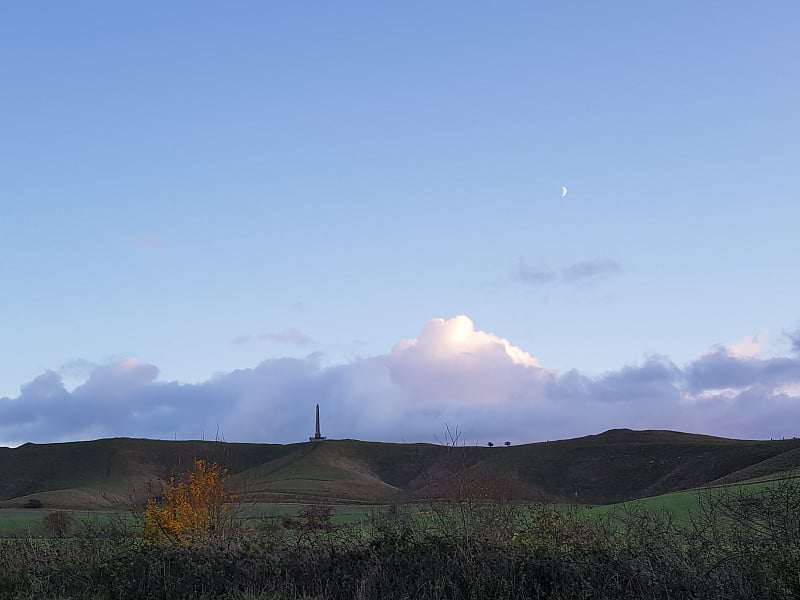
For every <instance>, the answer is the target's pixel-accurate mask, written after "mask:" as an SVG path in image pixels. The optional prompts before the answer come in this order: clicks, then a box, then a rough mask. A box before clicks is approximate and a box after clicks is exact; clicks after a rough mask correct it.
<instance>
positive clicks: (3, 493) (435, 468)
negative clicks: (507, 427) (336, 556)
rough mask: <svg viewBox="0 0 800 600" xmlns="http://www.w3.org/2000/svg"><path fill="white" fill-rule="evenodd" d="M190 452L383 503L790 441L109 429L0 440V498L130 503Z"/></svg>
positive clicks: (778, 457)
mask: <svg viewBox="0 0 800 600" xmlns="http://www.w3.org/2000/svg"><path fill="white" fill-rule="evenodd" d="M195 459H206V460H217V461H219V462H221V463H223V464H225V465H226V466H227V467H228V469H229V471H230V473H231V475H232V483H233V484H234V485H235V486H236V487H237V488H238V489H239V490H240V491H241V493H242V495H243V497H244V498H245V499H246V500H252V501H310V500H315V499H322V500H326V501H331V502H362V503H384V502H388V501H390V500H392V499H396V498H397V499H400V498H407V499H412V500H413V499H420V498H424V497H426V496H430V495H435V494H437V493H439V492H440V491H441V489H443V488H444V487H446V486H447V485H448V482H453V481H458V480H459V479H461V480H462V481H464V480H469V481H474V480H475V478H476V476H477V477H482V478H484V481H487V482H492V481H494V482H497V481H501V480H505V481H513V482H514V485H515V487H516V490H517V492H518V493H519V494H520V495H523V496H533V495H536V494H545V495H546V496H549V497H551V498H553V499H555V500H561V501H577V502H580V503H586V504H608V503H612V502H620V501H624V500H631V499H634V498H641V497H645V496H653V495H658V494H663V493H667V492H673V491H678V490H685V489H691V488H696V487H702V486H707V485H718V484H721V483H725V484H728V483H735V482H737V481H744V480H746V479H749V478H752V477H754V476H765V475H770V474H771V473H780V472H783V471H786V470H789V469H792V468H797V467H798V466H800V465H799V464H798V463H800V440H798V439H792V440H777V441H751V440H731V439H725V438H718V437H712V436H704V435H694V434H687V433H679V432H674V431H633V430H628V429H615V430H611V431H607V432H605V433H602V434H598V435H590V436H586V437H582V438H575V439H569V440H559V441H552V442H539V443H535V444H525V445H520V446H511V447H508V448H506V447H496V448H486V447H477V446H458V447H448V446H441V445H434V444H391V443H381V442H361V441H357V440H327V441H324V442H314V443H310V442H309V443H300V444H289V445H278V444H236V443H222V442H200V441H185V442H177V441H174V442H171V441H158V440H144V439H129V438H115V439H105V440H96V441H92V442H69V443H61V444H25V445H24V446H21V447H19V448H14V449H11V448H0V506H21V505H24V504H25V503H26V502H27V500H29V499H30V498H34V497H35V498H37V499H40V500H41V501H42V502H43V503H44V505H45V507H72V508H102V507H114V506H129V505H130V504H131V502H142V501H143V500H144V499H145V498H147V497H148V496H152V495H157V494H158V493H159V491H160V481H162V480H163V479H165V478H167V477H169V474H170V473H171V472H174V471H177V472H181V471H183V470H185V469H186V468H188V467H189V466H190V465H191V464H192V463H193V461H194V460H195Z"/></svg>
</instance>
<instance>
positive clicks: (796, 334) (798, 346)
mask: <svg viewBox="0 0 800 600" xmlns="http://www.w3.org/2000/svg"><path fill="white" fill-rule="evenodd" d="M786 337H787V338H789V342H791V344H792V352H793V353H794V354H800V329H798V330H796V331H793V332H789V333H787V334H786Z"/></svg>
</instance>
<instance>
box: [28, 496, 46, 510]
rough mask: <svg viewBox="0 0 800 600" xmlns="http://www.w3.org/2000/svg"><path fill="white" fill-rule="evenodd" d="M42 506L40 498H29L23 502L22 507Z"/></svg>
mask: <svg viewBox="0 0 800 600" xmlns="http://www.w3.org/2000/svg"><path fill="white" fill-rule="evenodd" d="M42 506H44V504H42V501H41V500H39V499H38V498H31V499H29V500H28V501H27V502H26V503H25V506H24V508H42Z"/></svg>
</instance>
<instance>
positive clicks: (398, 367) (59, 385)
mask: <svg viewBox="0 0 800 600" xmlns="http://www.w3.org/2000/svg"><path fill="white" fill-rule="evenodd" d="M287 341H288V340H287ZM762 349H763V348H762V345H760V342H759V341H758V339H757V338H754V339H752V340H749V341H748V340H745V341H743V342H741V343H739V344H735V345H733V346H731V347H730V348H725V347H717V348H714V349H713V350H712V351H710V352H708V353H706V354H704V355H701V356H699V357H697V358H696V359H694V360H692V361H690V362H689V363H688V364H686V365H682V366H678V365H676V364H674V363H673V362H672V361H670V360H669V359H668V358H667V357H664V356H651V357H648V358H647V359H645V360H643V361H642V363H641V364H637V365H628V366H624V367H622V368H620V369H619V370H617V371H613V372H608V373H605V374H603V375H601V376H596V377H590V376H587V375H585V374H582V373H581V372H580V371H577V370H571V371H567V372H564V373H558V372H556V371H554V370H552V369H548V368H546V367H544V366H542V365H540V364H539V362H538V360H537V359H536V358H534V357H533V356H531V354H529V353H528V352H526V351H525V350H523V349H521V348H519V347H516V346H514V345H512V344H511V342H510V341H509V340H506V339H503V338H500V337H498V336H496V335H494V334H491V333H488V332H484V331H480V330H476V329H475V326H474V324H473V322H472V321H471V320H470V319H469V318H468V317H465V316H458V317H455V318H452V319H449V320H445V319H434V320H432V321H429V322H428V323H427V324H426V325H425V326H424V327H423V329H422V331H421V332H420V334H419V335H418V336H417V337H416V338H414V339H410V340H405V341H401V342H399V343H398V344H396V345H395V346H394V347H393V348H391V350H390V351H389V352H388V353H386V354H383V355H380V356H375V357H370V358H362V359H358V360H355V361H353V362H350V363H348V364H342V365H337V366H323V365H322V364H321V362H320V357H319V355H317V354H312V355H309V356H308V357H306V358H303V359H296V358H283V359H270V360H266V361H264V362H262V363H261V364H259V365H258V366H256V367H254V368H248V369H239V370H235V371H232V372H230V373H226V374H222V375H218V376H216V377H214V378H212V379H209V380H207V381H204V382H201V383H193V384H184V383H179V382H175V381H172V382H165V381H160V380H159V379H158V368H157V367H156V366H155V365H152V364H148V363H146V362H143V361H139V360H128V361H122V362H116V363H113V364H108V365H102V366H92V368H91V369H90V370H89V373H88V376H87V377H86V379H85V381H84V382H83V383H82V384H81V385H79V386H78V387H76V388H75V389H73V390H72V391H68V390H67V389H66V388H65V386H64V384H63V382H62V379H61V375H60V374H59V373H57V372H56V371H47V372H45V373H43V374H42V375H40V376H39V377H37V378H35V379H34V380H33V381H30V382H29V383H27V384H25V385H23V386H22V387H21V390H20V394H19V395H18V396H17V397H16V398H0V444H3V445H17V444H20V443H24V442H28V441H33V442H53V441H64V440H79V439H94V438H99V437H111V436H130V437H154V438H165V439H172V438H174V437H177V438H178V439H199V438H203V437H204V438H205V439H214V438H215V437H216V436H217V435H219V436H221V437H223V438H224V439H226V440H227V441H253V442H275V443H287V442H297V441H302V440H304V439H306V438H307V437H308V435H310V434H312V433H313V425H314V421H313V418H314V405H315V404H317V403H319V404H320V407H321V411H322V429H323V435H327V436H328V437H333V438H358V439H366V440H385V441H406V442H410V441H426V442H433V441H435V440H436V439H437V437H438V438H441V437H442V434H443V432H444V428H445V424H447V425H448V426H450V428H451V429H452V428H454V427H457V428H458V429H459V431H460V432H462V435H463V437H462V439H463V440H464V441H466V442H468V443H472V442H476V443H479V444H485V443H486V442H487V441H494V442H495V443H502V442H503V441H505V440H509V441H511V442H513V443H523V442H530V441H540V440H547V439H560V438H565V437H575V436H581V435H586V434H591V433H599V432H601V431H604V430H606V429H611V428H615V427H630V428H634V429H675V430H681V431H690V432H698V433H708V434H714V435H722V436H729V437H739V438H761V439H763V438H771V437H793V436H796V435H800V433H798V430H800V425H798V424H800V357H797V356H793V357H777V358H759V357H760V356H761V350H762Z"/></svg>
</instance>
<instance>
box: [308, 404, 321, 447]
mask: <svg viewBox="0 0 800 600" xmlns="http://www.w3.org/2000/svg"><path fill="white" fill-rule="evenodd" d="M308 439H309V440H310V441H312V442H320V441H322V440H324V439H325V438H324V437H322V434H321V433H320V432H319V404H317V429H316V431H315V433H314V437H310V438H308Z"/></svg>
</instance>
